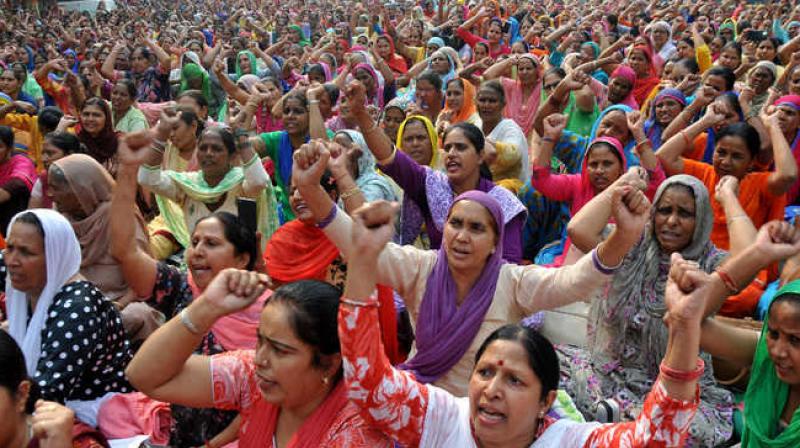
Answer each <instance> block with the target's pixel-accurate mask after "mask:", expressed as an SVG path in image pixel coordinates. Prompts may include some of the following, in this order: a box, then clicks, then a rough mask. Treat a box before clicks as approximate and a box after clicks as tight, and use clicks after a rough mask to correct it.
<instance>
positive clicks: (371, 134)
mask: <svg viewBox="0 0 800 448" xmlns="http://www.w3.org/2000/svg"><path fill="white" fill-rule="evenodd" d="M355 118H356V123H357V124H358V127H359V129H361V133H362V135H363V136H364V140H365V141H366V142H367V147H369V150H370V151H372V155H374V156H375V159H376V160H377V161H378V163H380V164H386V163H390V162H391V160H390V158H391V157H392V154H393V153H394V145H393V144H392V141H391V140H389V137H388V136H386V134H385V133H384V132H383V131H381V130H380V129H378V128H377V127H376V126H377V125H376V123H375V122H374V121H372V117H370V116H369V113H367V111H362V112H360V113H358V114H357V115H356V117H355Z"/></svg>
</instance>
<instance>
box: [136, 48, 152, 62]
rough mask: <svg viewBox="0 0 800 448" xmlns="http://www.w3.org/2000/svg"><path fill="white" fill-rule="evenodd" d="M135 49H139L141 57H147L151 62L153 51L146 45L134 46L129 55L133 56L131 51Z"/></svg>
mask: <svg viewBox="0 0 800 448" xmlns="http://www.w3.org/2000/svg"><path fill="white" fill-rule="evenodd" d="M136 50H139V52H140V53H141V54H142V57H143V58H145V59H147V60H148V61H150V62H153V61H152V56H153V53H152V52H151V51H150V49H149V48H147V47H136V48H134V49H133V51H131V56H133V53H136Z"/></svg>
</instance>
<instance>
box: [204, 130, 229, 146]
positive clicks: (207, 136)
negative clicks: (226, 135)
mask: <svg viewBox="0 0 800 448" xmlns="http://www.w3.org/2000/svg"><path fill="white" fill-rule="evenodd" d="M200 144H201V145H213V146H224V144H223V142H222V137H221V136H220V135H219V133H218V132H216V131H206V132H203V135H202V137H201V141H200Z"/></svg>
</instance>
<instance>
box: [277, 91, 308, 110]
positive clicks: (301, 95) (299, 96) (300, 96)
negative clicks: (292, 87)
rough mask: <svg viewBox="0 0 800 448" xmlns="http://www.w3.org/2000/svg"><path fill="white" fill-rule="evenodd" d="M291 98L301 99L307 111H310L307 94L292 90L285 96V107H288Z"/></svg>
mask: <svg viewBox="0 0 800 448" xmlns="http://www.w3.org/2000/svg"><path fill="white" fill-rule="evenodd" d="M289 100H296V101H299V102H300V104H301V105H302V106H303V109H305V110H306V112H308V98H306V95H305V94H304V93H301V92H291V93H289V94H288V95H286V98H284V100H283V107H284V108H286V103H288V102H289Z"/></svg>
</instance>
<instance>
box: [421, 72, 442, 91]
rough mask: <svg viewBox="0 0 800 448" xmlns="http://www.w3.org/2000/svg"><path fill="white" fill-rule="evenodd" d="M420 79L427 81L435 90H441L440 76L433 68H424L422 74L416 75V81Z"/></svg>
mask: <svg viewBox="0 0 800 448" xmlns="http://www.w3.org/2000/svg"><path fill="white" fill-rule="evenodd" d="M420 81H428V82H429V83H431V85H433V88H434V89H436V90H437V91H441V90H442V78H441V77H440V76H439V75H438V74H437V73H435V72H434V71H433V70H425V71H424V72H422V74H420V75H419V76H417V83H419V82H420Z"/></svg>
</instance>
